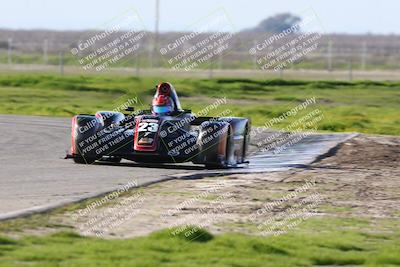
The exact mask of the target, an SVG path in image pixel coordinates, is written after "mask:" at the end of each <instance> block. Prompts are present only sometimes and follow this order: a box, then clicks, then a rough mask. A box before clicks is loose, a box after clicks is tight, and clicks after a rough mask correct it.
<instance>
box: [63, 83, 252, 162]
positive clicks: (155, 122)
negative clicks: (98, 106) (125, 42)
mask: <svg viewBox="0 0 400 267" xmlns="http://www.w3.org/2000/svg"><path fill="white" fill-rule="evenodd" d="M126 111H127V112H128V113H127V114H123V113H120V112H112V111H99V112H97V113H96V114H95V115H85V114H80V115H77V116H74V117H73V118H72V131H71V143H72V144H71V152H70V154H69V155H68V156H67V157H68V158H73V159H74V161H75V162H76V163H81V164H90V163H93V162H95V161H96V160H100V161H110V162H120V161H121V159H127V160H133V161H135V162H145V163H178V162H179V163H180V162H193V163H195V164H204V165H205V166H206V167H208V168H226V167H235V166H238V165H239V164H242V163H247V161H246V153H247V150H248V144H249V134H250V120H249V119H247V118H237V117H220V118H216V117H196V115H195V114H193V113H192V112H191V111H190V110H183V109H182V108H181V105H180V103H179V99H178V96H177V94H176V91H175V89H174V87H173V86H172V85H171V84H170V83H161V84H159V85H158V86H157V87H156V93H155V95H154V98H153V103H152V106H151V109H150V110H139V111H135V110H134V109H133V108H132V107H129V108H127V109H126Z"/></svg>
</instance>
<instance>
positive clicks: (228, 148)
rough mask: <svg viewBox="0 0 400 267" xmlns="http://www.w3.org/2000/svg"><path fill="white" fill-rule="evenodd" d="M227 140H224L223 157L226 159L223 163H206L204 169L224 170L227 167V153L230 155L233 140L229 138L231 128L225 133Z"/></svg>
mask: <svg viewBox="0 0 400 267" xmlns="http://www.w3.org/2000/svg"><path fill="white" fill-rule="evenodd" d="M227 136H228V138H226V146H225V155H226V159H225V161H224V162H218V163H217V162H216V163H206V164H205V167H206V169H222V168H226V167H228V165H229V160H228V158H229V153H231V148H232V146H233V145H234V144H233V139H232V138H231V128H229V129H228V133H227Z"/></svg>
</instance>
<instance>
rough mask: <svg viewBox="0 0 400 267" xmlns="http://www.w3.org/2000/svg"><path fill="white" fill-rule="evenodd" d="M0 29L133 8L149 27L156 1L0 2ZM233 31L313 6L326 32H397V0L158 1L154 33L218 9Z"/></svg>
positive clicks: (76, 25)
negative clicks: (158, 21) (275, 15)
mask: <svg viewBox="0 0 400 267" xmlns="http://www.w3.org/2000/svg"><path fill="white" fill-rule="evenodd" d="M0 1H1V5H0V8H1V9H0V28H7V29H53V30H84V29H95V28H99V25H103V24H104V23H106V22H107V21H110V19H112V18H113V17H115V16H118V15H119V14H121V13H123V12H124V11H126V10H127V9H131V8H133V9H135V10H137V12H138V13H139V16H140V17H141V19H142V21H143V24H144V27H145V28H146V29H147V30H154V27H155V26H154V24H155V2H156V0H113V1H105V0H12V1H11V0H0ZM221 7H222V8H224V10H225V11H226V13H227V14H228V16H229V17H230V19H231V21H232V24H233V27H234V29H235V30H242V29H244V28H249V27H253V26H255V25H257V24H258V23H259V22H260V21H261V20H263V19H265V18H267V17H269V16H272V15H274V14H277V13H282V12H290V13H293V14H302V13H303V12H304V11H305V10H310V9H312V10H314V12H315V13H316V14H317V15H318V17H319V19H320V23H321V25H322V27H323V28H324V32H327V33H349V34H354V33H355V34H365V33H373V34H400V18H399V15H398V14H399V10H400V1H398V0H380V1H376V0H375V1H371V0H279V1H276V0H273V1H272V0H201V1H199V0H186V1H184V0H160V31H162V32H166V31H183V30H187V29H190V26H188V25H192V24H193V23H194V22H196V21H198V20H199V19H201V18H204V17H206V16H207V15H208V14H210V12H213V11H214V10H216V9H218V8H221Z"/></svg>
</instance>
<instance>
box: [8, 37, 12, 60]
mask: <svg viewBox="0 0 400 267" xmlns="http://www.w3.org/2000/svg"><path fill="white" fill-rule="evenodd" d="M11 64H12V38H8V65H11Z"/></svg>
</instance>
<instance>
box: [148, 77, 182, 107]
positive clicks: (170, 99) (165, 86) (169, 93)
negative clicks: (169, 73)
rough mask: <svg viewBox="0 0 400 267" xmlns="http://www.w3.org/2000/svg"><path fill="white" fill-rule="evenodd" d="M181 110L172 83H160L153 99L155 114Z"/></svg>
mask: <svg viewBox="0 0 400 267" xmlns="http://www.w3.org/2000/svg"><path fill="white" fill-rule="evenodd" d="M180 110H181V107H180V103H179V99H178V96H177V94H176V92H175V89H174V87H173V86H172V85H171V84H170V83H160V84H159V85H158V86H157V91H156V94H155V95H154V98H153V103H152V111H153V113H156V114H160V113H161V114H162V113H170V112H173V111H180Z"/></svg>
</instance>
